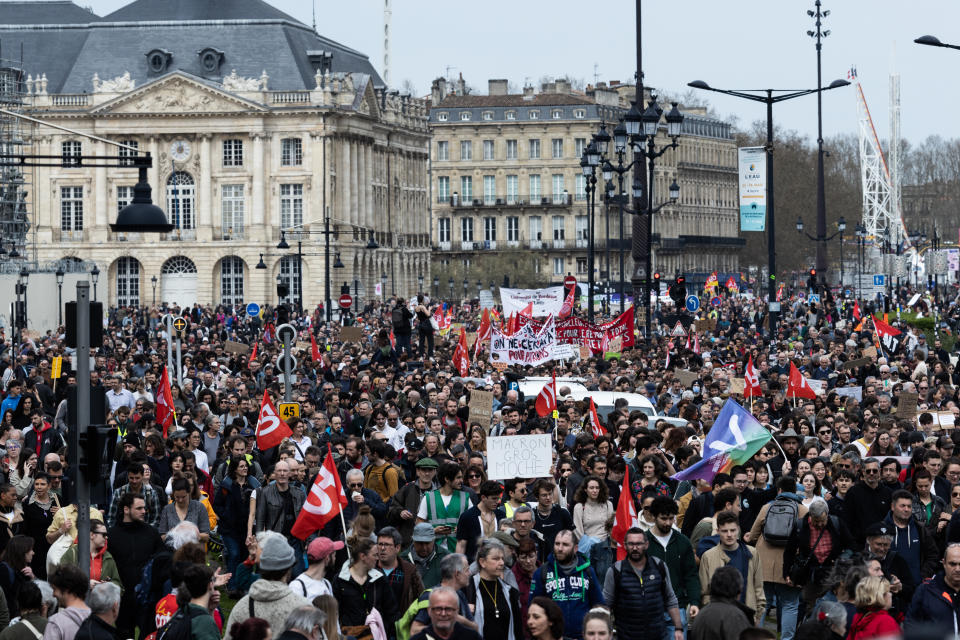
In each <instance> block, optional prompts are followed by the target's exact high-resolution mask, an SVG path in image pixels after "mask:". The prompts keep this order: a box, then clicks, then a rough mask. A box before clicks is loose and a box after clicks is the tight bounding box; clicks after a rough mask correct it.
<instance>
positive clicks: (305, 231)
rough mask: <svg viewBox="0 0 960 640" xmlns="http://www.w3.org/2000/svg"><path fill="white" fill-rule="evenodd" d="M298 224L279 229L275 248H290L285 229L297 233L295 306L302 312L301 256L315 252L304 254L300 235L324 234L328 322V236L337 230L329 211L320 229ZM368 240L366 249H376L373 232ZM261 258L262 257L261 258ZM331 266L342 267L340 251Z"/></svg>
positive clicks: (324, 291)
mask: <svg viewBox="0 0 960 640" xmlns="http://www.w3.org/2000/svg"><path fill="white" fill-rule="evenodd" d="M300 226H302V225H298V226H294V227H290V228H287V229H282V230H281V231H280V242H279V243H278V244H277V249H289V248H290V245H289V243H287V237H286V232H287V231H290V232H291V233H293V232H296V233H297V234H299V235H298V236H297V270H298V274H299V282H300V290H299V291H298V292H297V308H298V309H299V311H300V312H301V313H302V312H303V256H305V255H316V254H305V253H303V241H302V239H301V236H302V235H304V234H306V235H322V236H324V246H323V269H324V284H323V309H324V315H325V317H326V320H327V322H330V318H331V313H332V312H333V310H332V308H331V307H333V301H332V299H331V298H330V279H331V274H330V266H331V265H330V255H331V253H330V236H335V235H337V234H338V233H339V232H338V231H337V230H336V229H334V230H332V231H331V230H330V215H329V212H328V213H327V215H324V217H323V229H322V230H316V231H315V230H312V229H302V228H299V227H300ZM370 242H371V243H373V244H374V245H375V246H373V247H371V246H370V245H369V244H368V245H367V248H368V249H371V248H373V249H377V248H378V246H379V245H376V243H375V242H374V240H373V234H372V233H371V235H370ZM261 260H262V258H261ZM333 268H334V269H343V268H344V266H343V262H341V261H340V253H339V252H337V253H336V254H334V262H333Z"/></svg>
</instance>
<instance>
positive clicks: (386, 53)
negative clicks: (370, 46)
mask: <svg viewBox="0 0 960 640" xmlns="http://www.w3.org/2000/svg"><path fill="white" fill-rule="evenodd" d="M392 14H393V10H392V9H391V8H390V0H383V84H385V85H386V86H387V87H389V86H390V18H391V16H392Z"/></svg>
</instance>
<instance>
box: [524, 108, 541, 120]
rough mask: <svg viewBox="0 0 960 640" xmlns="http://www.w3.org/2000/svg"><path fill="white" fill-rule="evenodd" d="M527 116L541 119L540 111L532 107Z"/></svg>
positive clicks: (532, 118)
mask: <svg viewBox="0 0 960 640" xmlns="http://www.w3.org/2000/svg"><path fill="white" fill-rule="evenodd" d="M527 117H528V118H530V119H531V120H539V119H540V112H539V111H537V110H536V109H531V110H530V111H528V112H527Z"/></svg>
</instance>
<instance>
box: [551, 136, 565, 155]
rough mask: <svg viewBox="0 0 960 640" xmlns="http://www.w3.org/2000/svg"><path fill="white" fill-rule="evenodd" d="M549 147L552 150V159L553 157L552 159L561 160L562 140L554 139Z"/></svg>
mask: <svg viewBox="0 0 960 640" xmlns="http://www.w3.org/2000/svg"><path fill="white" fill-rule="evenodd" d="M550 146H551V148H552V149H553V157H554V158H562V157H563V138H554V139H553V140H552V141H551V145H550Z"/></svg>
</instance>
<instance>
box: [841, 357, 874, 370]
mask: <svg viewBox="0 0 960 640" xmlns="http://www.w3.org/2000/svg"><path fill="white" fill-rule="evenodd" d="M871 362H872V361H871V360H870V358H857V359H856V360H847V361H846V362H844V363H843V366H842V367H840V368H841V369H856V368H857V367H865V366H867V365H869V364H870V363H871Z"/></svg>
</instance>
